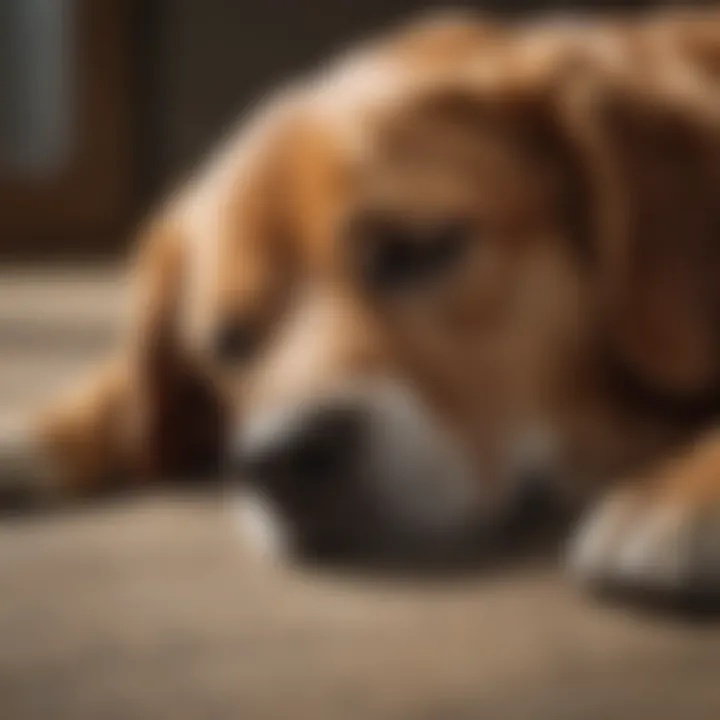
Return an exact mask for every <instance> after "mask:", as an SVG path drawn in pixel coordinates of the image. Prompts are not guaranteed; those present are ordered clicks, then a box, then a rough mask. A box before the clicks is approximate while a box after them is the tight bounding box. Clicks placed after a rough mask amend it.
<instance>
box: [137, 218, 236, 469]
mask: <svg viewBox="0 0 720 720" xmlns="http://www.w3.org/2000/svg"><path fill="white" fill-rule="evenodd" d="M186 253H187V243H186V242H185V238H184V236H183V227H182V225H181V223H180V222H178V221H177V220H175V219H174V218H172V217H171V216H170V215H169V214H167V215H161V216H159V217H157V218H156V219H154V220H153V221H152V222H151V223H150V224H149V225H148V226H147V228H146V229H145V231H144V232H143V233H141V237H140V244H139V248H138V255H137V257H136V259H135V268H134V277H133V280H134V287H133V288H132V295H133V300H134V306H133V307H132V308H131V317H130V321H129V327H128V337H127V339H126V343H127V348H126V349H127V353H128V362H129V367H130V375H131V378H132V380H131V383H130V389H129V392H130V393H131V395H132V398H131V405H132V413H131V425H132V427H131V428H130V433H131V436H132V441H133V442H134V443H136V444H137V445H139V447H136V450H135V453H136V454H137V456H138V459H139V462H140V464H141V465H142V466H143V469H144V470H145V471H146V472H148V473H149V474H152V475H155V476H157V475H159V474H168V473H172V474H174V475H177V474H188V473H190V474H193V473H201V472H209V471H211V470H212V469H214V466H215V465H216V464H217V462H218V461H219V459H220V455H221V449H222V442H223V434H224V431H223V428H224V424H225V421H226V418H225V414H226V411H225V408H224V405H223V403H222V400H221V397H220V395H219V393H218V391H217V388H216V387H215V386H214V384H213V381H212V379H211V378H210V377H208V376H206V375H205V374H204V373H203V372H202V368H200V367H199V366H198V365H197V363H196V362H195V361H194V360H193V359H192V358H191V357H190V356H189V355H188V354H187V353H186V352H185V350H184V348H183V346H182V341H181V338H180V332H179V330H180V327H179V323H180V316H179V315H180V308H181V302H182V296H183V292H184V290H185V281H186V271H187V267H186V265H187V260H188V258H187V257H186Z"/></svg>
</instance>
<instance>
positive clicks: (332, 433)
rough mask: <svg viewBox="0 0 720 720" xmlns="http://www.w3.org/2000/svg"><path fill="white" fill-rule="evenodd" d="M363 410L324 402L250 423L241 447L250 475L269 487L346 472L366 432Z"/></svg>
mask: <svg viewBox="0 0 720 720" xmlns="http://www.w3.org/2000/svg"><path fill="white" fill-rule="evenodd" d="M362 427H363V419H362V413H361V412H359V411H358V410H357V409H356V408H351V407H347V406H339V407H334V406H324V407H317V408H312V409H307V410H302V411H299V412H293V413H283V414H282V415H277V416H276V417H274V418H271V419H267V418H265V419H263V420H262V424H260V423H258V425H257V426H253V425H252V424H251V425H250V426H249V428H247V429H246V433H245V435H244V438H243V442H242V443H241V447H240V452H239V465H240V469H241V471H242V473H243V475H244V476H245V477H247V479H248V480H250V481H251V482H255V483H258V484H259V485H261V486H264V487H265V488H266V489H268V490H282V489H283V487H285V486H286V484H290V485H294V484H295V481H301V482H302V487H303V488H306V487H307V486H308V484H317V483H322V482H324V481H326V480H328V479H333V478H335V477H337V476H341V475H342V474H343V473H344V472H345V471H347V470H348V469H349V468H350V466H351V465H352V463H353V459H354V457H355V455H356V452H357V448H358V447H359V443H360V439H361V436H362Z"/></svg>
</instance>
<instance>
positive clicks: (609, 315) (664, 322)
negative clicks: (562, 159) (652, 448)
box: [553, 61, 720, 394]
mask: <svg viewBox="0 0 720 720" xmlns="http://www.w3.org/2000/svg"><path fill="white" fill-rule="evenodd" d="M700 77H701V75H700V74H698V73H696V72H693V71H692V69H691V68H688V67H685V66H683V65H681V64H680V61H677V63H676V64H674V63H671V62H668V63H667V66H666V67H657V66H655V67H654V72H652V73H651V72H648V73H647V74H645V73H643V72H640V71H638V69H637V68H633V67H630V66H629V65H628V67H624V68H620V69H618V68H617V67H615V68H613V69H610V68H608V67H605V66H604V65H603V64H602V63H589V64H586V65H585V66H576V67H575V69H574V70H573V71H572V72H565V73H564V74H562V77H561V78H560V79H559V80H558V83H557V88H556V90H555V92H554V97H553V103H554V105H555V110H556V111H557V113H558V115H557V119H558V120H559V123H560V126H561V130H562V134H563V135H564V137H565V139H566V145H567V147H568V148H569V152H570V154H571V157H572V158H573V162H574V165H575V170H576V174H575V178H576V181H577V185H576V188H577V187H582V189H583V192H584V194H585V196H584V200H580V199H579V196H578V202H579V203H580V205H581V206H582V207H581V208H580V210H581V213H582V214H583V215H584V221H583V223H582V225H584V227H582V228H580V227H577V228H576V229H577V230H578V231H579V232H581V233H582V235H583V237H582V238H581V242H583V243H585V244H586V247H585V248H584V249H585V250H586V252H587V255H588V257H589V260H590V263H591V272H592V273H593V282H594V284H595V286H596V287H597V289H598V302H599V303H600V304H601V306H602V308H601V309H602V313H601V314H602V317H603V325H604V327H603V329H602V331H603V332H604V333H606V336H607V337H608V338H609V340H610V346H611V349H612V352H614V353H615V354H616V355H617V358H618V359H619V360H620V361H621V362H622V363H624V364H625V365H626V366H627V367H628V368H629V369H630V370H631V371H632V372H633V373H635V374H636V375H638V376H639V377H641V378H643V379H644V380H645V381H647V382H648V383H650V384H651V385H652V386H654V387H657V388H659V389H661V390H663V391H665V392H669V393H677V394H695V393H702V392H704V391H706V390H708V389H710V388H712V387H713V386H714V385H716V384H717V381H718V372H719V371H720V337H719V335H720V293H719V292H718V282H717V278H718V270H720V234H719V233H720V202H719V201H718V198H720V112H719V110H720V105H719V104H718V97H717V92H716V89H715V88H712V87H710V86H707V87H703V86H702V84H701V80H700ZM713 93H715V94H714V95H713ZM576 209H577V208H576Z"/></svg>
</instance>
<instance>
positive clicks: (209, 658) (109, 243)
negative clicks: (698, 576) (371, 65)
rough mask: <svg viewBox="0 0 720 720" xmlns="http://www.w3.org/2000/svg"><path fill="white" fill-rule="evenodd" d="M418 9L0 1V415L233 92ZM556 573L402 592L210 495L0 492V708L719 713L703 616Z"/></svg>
mask: <svg viewBox="0 0 720 720" xmlns="http://www.w3.org/2000/svg"><path fill="white" fill-rule="evenodd" d="M473 4H474V5H476V6H477V7H481V8H483V9H486V10H490V11H494V12H498V13H504V14H512V15H516V14H525V13H529V12H533V13H537V12H540V11H544V10H548V9H568V8H571V9H573V10H579V9H587V8H590V7H592V8H594V9H596V10H597V9H601V10H609V9H617V8H618V7H621V8H623V9H626V10H631V11H634V10H643V9H645V8H648V7H650V6H658V5H661V4H666V5H669V4H672V5H677V4H678V3H677V2H676V3H658V2H651V1H643V0H635V1H634V2H624V3H612V2H602V1H601V0H596V1H595V2H588V1H584V2H553V1H552V0H543V1H537V0H535V1H534V0H494V1H492V2H491V1H489V0H487V1H484V2H477V3H464V5H466V6H472V5H473ZM684 4H685V3H684ZM450 5H452V6H453V7H455V6H457V5H458V3H450ZM433 7H435V8H439V7H442V3H433V4H430V5H428V3H426V2H422V0H135V1H133V0H0V423H2V422H3V421H4V420H8V419H9V421H10V422H12V421H14V420H15V419H16V418H17V417H19V416H21V415H23V414H24V413H25V412H27V411H28V409H30V408H32V407H33V406H34V405H36V404H38V403H44V402H45V401H46V400H47V399H48V397H50V396H52V395H54V394H56V393H57V392H58V390H60V389H61V388H62V387H64V385H65V384H66V383H67V382H68V381H70V380H71V379H72V378H73V377H75V376H78V375H82V373H83V372H84V369H85V368H86V367H87V366H90V365H92V364H94V363H95V362H96V361H97V359H98V358H100V357H102V356H103V355H104V354H105V353H106V352H107V348H108V345H109V344H110V343H112V341H113V338H114V336H115V332H116V326H117V318H118V315H119V313H118V310H119V308H120V305H121V303H122V297H123V292H122V282H121V273H120V271H119V269H120V264H119V263H118V262H117V261H118V259H119V258H121V257H122V256H124V255H125V253H126V250H127V248H128V245H129V243H130V242H131V239H132V229H133V227H134V226H135V224H136V223H137V222H138V220H139V219H140V218H141V217H142V216H144V215H145V214H146V213H147V212H148V209H149V208H150V207H152V205H153V204H154V203H155V202H157V201H158V199H159V198H161V197H162V195H163V194H164V193H165V192H166V191H167V190H168V189H169V188H171V187H172V186H173V185H174V184H175V183H176V182H178V181H179V180H181V179H182V178H183V177H184V176H185V175H186V174H187V173H188V172H190V171H191V170H192V168H193V167H194V166H195V165H196V163H197V162H198V161H199V160H200V159H201V158H202V156H203V155H204V154H205V152H206V151H207V150H208V148H209V147H210V146H211V145H212V144H213V143H214V142H215V141H216V140H217V138H218V136H219V135H220V134H221V133H222V132H223V130H224V129H225V128H226V127H227V126H228V125H229V124H231V123H232V122H233V121H234V120H235V118H237V116H238V115H239V114H241V113H242V111H243V109H244V108H245V107H247V105H248V104H249V103H251V102H253V101H254V100H255V99H257V98H258V97H259V96H261V95H262V94H263V93H264V92H266V91H267V90H268V89H269V88H271V87H272V86H273V84H275V83H276V82H278V81H280V80H282V79H283V78H286V77H288V76H289V75H293V74H296V73H298V72H302V71H303V70H305V69H308V68H310V67H312V66H313V65H314V64H315V63H317V62H318V61H321V60H323V59H324V58H326V57H327V56H328V55H329V54H331V53H332V52H333V51H335V50H338V49H341V48H344V47H345V46H346V45H347V44H348V43H349V42H352V41H354V40H356V39H358V38H360V37H362V36H364V35H366V34H368V33H369V32H372V31H373V30H375V29H378V28H381V27H385V26H387V25H388V24H390V23H392V22H395V21H397V20H399V19H402V18H404V17H406V16H411V15H412V14H414V13H415V14H416V13H418V12H420V11H427V10H429V9H431V8H433ZM558 575H559V574H558V571H557V569H556V568H551V569H546V568H544V567H539V568H533V569H525V570H524V571H523V572H522V573H521V574H512V573H507V574H503V575H502V577H496V576H492V577H487V576H485V577H480V578H477V579H467V580H466V582H463V583H457V582H448V583H446V584H444V585H442V586H441V587H433V588H430V589H427V590H428V591H427V592H418V591H417V588H413V589H411V588H408V587H405V586H403V587H402V588H398V587H392V588H388V587H387V586H385V585H382V584H380V585H378V584H372V583H367V582H360V583H359V584H358V583H357V582H356V581H355V580H352V579H349V578H342V577H326V576H317V575H313V574H312V573H308V574H298V573H292V572H285V571H279V570H278V569H277V568H273V567H269V566H267V565H265V564H260V565H258V564H257V563H253V560H252V558H247V557H244V556H243V554H242V552H241V550H240V548H239V547H238V543H237V542H236V538H235V535H234V532H233V524H232V522H231V520H230V518H229V515H228V511H227V507H226V506H225V505H224V504H223V503H221V502H218V501H217V499H213V498H199V497H191V498H187V497H178V496H173V497H167V496H165V497H142V498H140V497H138V498H133V499H129V500H124V501H122V502H120V503H116V504H111V505H109V506H101V507H93V508H90V509H78V510H72V511H66V512H63V513H54V514H50V515H41V516H29V517H26V516H12V517H2V516H0V720H47V719H48V718H52V719H53V720H65V719H66V718H67V719H68V720H86V719H87V720H96V719H97V718H109V719H113V718H118V719H123V720H124V719H125V718H138V720H140V719H143V720H144V719H146V718H154V719H155V720H163V719H164V718H168V719H170V718H172V720H183V718H203V719H205V718H213V719H215V718H217V719H218V720H221V719H224V718H228V719H230V718H236V719H239V720H240V719H241V720H256V718H258V719H260V718H278V720H286V718H293V719H294V720H302V719H303V718H308V719H310V718H312V720H321V719H322V718H328V719H329V720H345V719H346V718H347V719H352V718H361V719H363V720H364V719H371V718H373V719H374V718H398V719H400V718H406V719H408V720H410V719H415V718H418V719H420V720H434V719H436V718H437V719H438V720H444V719H445V718H448V719H449V720H453V719H457V720H480V719H481V718H489V719H493V720H513V719H514V718H517V719H518V720H562V719H563V718H567V720H585V719H588V720H593V719H596V720H606V718H610V717H612V718H615V719H616V720H625V719H626V718H627V720H641V719H642V718H645V717H653V718H655V720H664V719H667V720H671V719H672V720H675V719H676V718H678V717H686V718H688V719H691V718H692V719H693V720H694V719H695V718H697V719H698V720H705V719H707V720H711V719H712V720H716V719H717V718H718V717H720V691H719V690H718V685H717V668H718V667H720V628H717V627H714V628H709V627H705V626H702V627H683V628H682V629H680V628H678V627H676V626H674V625H672V624H670V625H668V624H667V623H664V622H662V623H660V622H657V619H655V618H652V617H648V616H644V615H643V616H640V617H638V616H630V615H628V614H626V613H624V612H623V613H618V612H616V611H612V610H609V609H607V608H604V607H602V608H599V607H597V606H595V605H593V604H592V603H591V602H590V601H589V600H588V599H587V598H584V597H583V596H582V594H581V593H579V592H577V589H574V588H569V587H567V586H566V584H565V582H564V581H563V580H562V579H560V577H559V576H558Z"/></svg>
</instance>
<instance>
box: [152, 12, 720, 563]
mask: <svg viewBox="0 0 720 720" xmlns="http://www.w3.org/2000/svg"><path fill="white" fill-rule="evenodd" d="M578 33H579V34H572V33H566V32H565V31H562V30H557V29H555V30H551V29H539V28H538V29H535V30H530V31H518V30H513V31H510V30H500V29H497V28H490V27H488V26H486V25H475V24H472V23H461V24H460V25H453V26H451V27H440V28H423V29H421V30H417V31H414V32H412V33H410V34H409V35H404V36H403V37H401V38H399V39H398V38H395V39H393V40H392V41H391V42H389V43H388V42H381V43H380V44H379V46H377V47H373V48H370V49H367V50H363V51H361V52H360V53H359V54H358V56H357V57H353V58H350V59H349V60H346V61H345V62H343V63H342V65H341V67H339V68H335V69H333V70H331V71H328V72H327V73H326V74H325V75H323V76H322V77H320V78H316V79H314V80H313V81H312V82H309V83H305V84H303V85H302V86H298V87H296V88H293V89H291V90H289V91H287V92H286V93H285V94H283V96H282V97H281V98H280V99H279V100H276V101H273V102H272V103H270V107H269V108H264V109H262V110H261V111H260V112H259V114H258V117H257V119H256V120H254V121H253V122H251V123H250V125H251V127H249V128H247V129H245V130H244V131H243V132H242V133H241V135H240V137H239V139H236V140H233V142H232V144H231V145H229V146H227V147H224V148H222V150H221V153H220V157H219V158H218V160H217V161H215V162H214V163H213V164H212V167H211V168H210V170H209V171H208V172H207V173H206V174H205V175H204V176H202V177H201V178H200V179H199V180H198V182H197V183H196V184H195V185H194V186H192V187H191V188H189V190H187V191H185V193H184V194H183V195H182V196H180V197H178V198H177V199H176V200H175V201H174V202H173V203H172V206H171V208H170V209H169V210H168V212H167V214H166V216H165V217H164V218H163V220H162V221H161V226H162V227H161V229H160V230H159V231H156V232H155V236H154V237H153V238H152V240H151V242H150V243H149V247H148V249H147V250H146V252H148V253H149V254H150V255H153V253H154V260H153V261H152V262H149V263H145V265H148V267H150V268H151V270H150V274H151V275H152V277H153V279H152V280H151V281H150V282H149V283H148V287H149V288H151V290H150V291H151V292H152V293H154V297H152V298H149V299H148V298H147V296H143V298H144V300H143V302H144V307H145V308H146V309H145V310H144V311H143V312H144V315H145V319H144V321H143V323H142V324H141V325H142V329H141V332H142V333H144V340H143V341H142V344H143V345H145V346H153V345H157V344H158V343H157V341H155V342H154V343H153V341H151V340H149V339H148V338H151V337H158V336H160V337H164V338H166V340H167V338H172V343H173V347H176V348H181V351H182V352H183V353H184V354H185V355H187V357H189V358H191V361H190V362H191V363H194V364H195V365H196V366H198V367H202V368H204V369H205V371H207V372H209V373H210V374H211V375H212V378H213V382H214V383H216V385H217V386H218V387H221V388H222V394H223V397H225V398H227V399H228V401H229V413H230V416H231V418H232V421H231V422H230V423H229V427H230V429H229V430H228V432H227V433H226V436H225V439H226V450H227V452H226V456H227V463H228V466H229V467H231V468H234V470H235V471H236V473H237V474H238V475H242V476H243V477H246V478H247V479H248V481H249V482H250V483H252V484H253V485H255V486H256V487H257V488H259V489H260V490H261V491H262V494H263V495H264V496H265V497H266V498H269V499H270V501H271V502H272V503H273V504H274V505H275V506H276V507H277V508H279V510H280V514H281V516H282V517H283V518H284V522H285V524H286V527H287V528H288V529H289V531H290V532H291V534H293V536H294V537H295V538H296V539H298V541H299V542H300V543H301V544H306V545H307V546H312V547H315V546H321V545H324V544H326V543H329V544H333V545H336V546H345V547H348V548H350V547H357V546H363V547H374V548H376V549H379V548H383V549H388V548H408V547H414V548H419V547H422V548H423V549H424V550H425V551H427V550H429V549H431V548H432V549H438V548H442V547H447V546H450V545H453V544H455V543H457V542H459V541H464V540H466V539H467V537H469V536H470V535H472V534H473V533H475V532H476V531H477V528H478V527H483V526H485V525H486V524H487V523H488V521H491V520H495V519H496V518H498V517H500V516H501V515H502V514H503V513H504V512H506V511H507V510H508V509H509V508H510V507H511V506H512V505H513V503H514V502H515V501H516V500H517V498H518V497H519V496H522V494H523V493H525V492H527V491H528V490H529V489H530V490H532V489H536V486H537V484H538V483H542V484H545V483H548V482H550V483H551V484H553V485H554V486H555V488H556V490H558V491H559V492H561V493H565V494H567V493H572V492H576V491H577V493H578V494H580V489H581V488H582V487H584V486H587V484H588V483H592V481H593V480H595V479H597V478H598V477H602V476H604V475H607V474H608V473H611V472H614V471H616V470H623V469H625V468H626V467H628V466H629V464H630V463H631V462H633V461H634V460H635V459H638V458H641V457H642V456H643V454H644V453H646V452H648V449H649V448H651V447H652V446H653V444H654V443H656V442H658V438H660V437H664V432H665V426H664V425H663V424H662V423H656V422H655V420H654V419H653V421H651V422H650V421H648V419H647V418H645V417H644V416H642V417H641V416H640V414H637V413H635V412H633V411H632V410H631V409H629V408H626V407H625V406H624V405H623V403H622V402H620V401H619V400H618V398H616V397H615V396H614V395H613V392H612V390H611V388H610V387H609V385H610V381H609V380H608V373H607V366H608V365H617V366H618V367H621V368H622V369H623V371H624V372H626V373H627V374H628V375H631V376H632V377H633V378H635V379H638V380H639V381H641V382H642V383H643V384H646V385H647V386H648V387H650V388H651V389H652V390H653V391H654V390H657V391H658V392H659V393H662V394H663V395H664V396H665V395H668V396H673V397H674V396H675V395H683V396H684V395H686V394H695V393H700V392H703V391H705V390H706V389H707V388H709V387H711V386H712V385H713V384H714V383H715V381H716V379H717V378H716V376H715V371H716V369H717V367H718V366H717V357H716V355H717V352H716V350H717V340H718V338H717V336H716V333H715V332H714V330H712V329H711V326H712V323H713V322H714V319H713V318H711V317H710V308H711V306H713V301H711V300H710V299H709V293H711V288H712V286H713V283H712V279H713V277H712V273H709V272H708V264H707V262H708V256H707V255H706V254H704V253H706V251H707V247H706V245H705V244H703V241H704V240H705V239H706V236H707V234H708V232H709V230H710V228H709V226H708V223H711V220H710V218H711V217H712V212H711V211H710V208H711V207H712V203H713V202H715V200H714V198H712V197H709V196H708V187H710V186H711V183H710V181H709V179H708V178H709V176H708V174H707V173H708V172H709V169H710V167H711V164H710V163H708V162H706V160H707V155H706V153H707V152H708V148H711V149H712V151H713V152H716V148H715V147H712V144H708V143H709V139H708V138H709V137H710V135H709V134H708V132H706V130H707V128H703V127H701V126H702V123H703V122H709V120H708V117H709V113H710V110H711V109H710V108H709V107H706V106H705V105H703V102H704V101H703V99H702V98H701V97H700V94H698V97H695V94H694V88H693V87H692V86H691V84H686V83H685V82H684V81H683V77H684V76H683V72H687V70H688V68H687V67H685V66H684V65H682V62H681V61H680V60H678V59H675V58H673V57H671V58H670V59H668V58H667V57H666V53H665V49H664V47H663V48H660V47H659V46H657V44H653V43H652V42H650V41H648V42H646V43H645V45H643V44H642V43H640V45H639V46H637V47H636V46H635V45H632V44H627V43H626V44H625V45H623V41H621V40H620V39H619V37H617V36H616V35H615V33H614V31H613V30H612V29H605V30H603V31H597V32H591V31H589V30H581V31H578ZM571 38H574V39H573V40H571ZM618 44H619V45H618ZM616 45H618V46H616ZM646 46H647V47H646ZM661 61H662V62H664V63H665V64H664V66H663V67H664V70H663V80H662V82H661V80H660V78H659V77H658V73H655V72H653V71H652V69H653V68H656V67H659V63H660V62H661ZM637 63H640V64H642V63H645V69H644V70H639V69H638V67H637V66H636V65H637ZM673 73H675V75H673ZM668 78H670V79H668ZM671 80H672V81H671ZM639 82H641V83H642V95H638V90H639V89H640V87H641V86H640V85H638V83H639ZM698 118H700V120H699V119H698ZM668 143H672V147H667V146H668ZM703 157H705V160H704V159H703ZM703 163H705V164H703ZM703 168H704V170H703ZM698 173H699V174H698ZM703 173H705V174H704V175H703ZM688 185H689V186H688ZM687 228H692V229H693V235H692V237H690V236H689V235H687V232H689V231H687ZM141 265H142V263H141ZM158 278H160V279H158ZM148 307H150V308H152V312H148V311H147V308H148ZM170 310H172V312H170ZM659 321H662V322H659ZM158 328H161V329H160V330H159V329H158ZM163 342H165V341H163ZM173 352H179V350H177V349H176V350H173Z"/></svg>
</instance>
